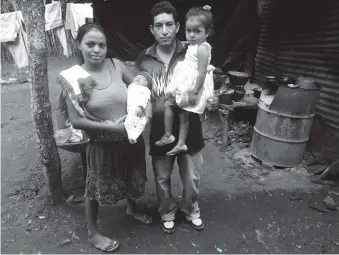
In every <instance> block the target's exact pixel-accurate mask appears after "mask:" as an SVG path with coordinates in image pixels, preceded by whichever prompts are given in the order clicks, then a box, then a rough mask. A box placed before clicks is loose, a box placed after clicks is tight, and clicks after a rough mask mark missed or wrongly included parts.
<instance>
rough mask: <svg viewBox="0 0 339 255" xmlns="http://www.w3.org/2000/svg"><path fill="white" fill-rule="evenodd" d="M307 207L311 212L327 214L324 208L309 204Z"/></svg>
mask: <svg viewBox="0 0 339 255" xmlns="http://www.w3.org/2000/svg"><path fill="white" fill-rule="evenodd" d="M308 207H309V208H311V209H312V210H316V211H318V212H322V213H328V210H327V209H326V208H323V207H321V206H320V205H318V204H317V203H309V204H308Z"/></svg>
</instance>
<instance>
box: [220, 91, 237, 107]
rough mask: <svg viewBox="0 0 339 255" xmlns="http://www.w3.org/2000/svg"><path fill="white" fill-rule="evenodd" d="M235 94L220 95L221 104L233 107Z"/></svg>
mask: <svg viewBox="0 0 339 255" xmlns="http://www.w3.org/2000/svg"><path fill="white" fill-rule="evenodd" d="M233 94H234V92H231V93H223V94H220V95H219V97H218V98H219V104H225V105H232V104H233Z"/></svg>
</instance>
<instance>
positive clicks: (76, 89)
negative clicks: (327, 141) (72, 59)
mask: <svg viewBox="0 0 339 255" xmlns="http://www.w3.org/2000/svg"><path fill="white" fill-rule="evenodd" d="M60 76H62V77H63V78H64V79H65V80H66V81H67V83H68V85H69V86H70V87H71V88H72V90H68V91H67V92H68V95H69V97H70V99H71V101H72V103H73V105H74V107H75V109H76V110H77V111H78V112H79V114H80V115H81V116H85V115H86V113H85V112H84V110H83V109H82V108H81V107H80V106H79V104H78V102H76V101H77V99H76V97H77V96H78V95H81V89H80V86H79V83H78V79H80V78H87V77H90V74H89V73H88V72H86V71H85V70H84V69H83V68H82V67H81V66H79V65H75V66H72V67H71V68H69V69H67V70H64V71H62V72H61V73H60Z"/></svg>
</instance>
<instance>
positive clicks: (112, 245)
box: [88, 237, 120, 252]
mask: <svg viewBox="0 0 339 255" xmlns="http://www.w3.org/2000/svg"><path fill="white" fill-rule="evenodd" d="M105 240H106V241H107V243H105V244H103V245H98V244H94V243H93V242H92V241H91V240H90V239H88V241H89V242H90V243H91V244H93V245H94V247H95V248H97V249H98V250H100V251H103V252H114V251H116V250H117V249H118V248H119V246H120V243H119V242H118V241H116V240H112V239H109V238H108V237H105Z"/></svg>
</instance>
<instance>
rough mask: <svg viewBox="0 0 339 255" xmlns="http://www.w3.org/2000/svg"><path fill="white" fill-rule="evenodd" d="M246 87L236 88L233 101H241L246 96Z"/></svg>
mask: <svg viewBox="0 0 339 255" xmlns="http://www.w3.org/2000/svg"><path fill="white" fill-rule="evenodd" d="M245 93H246V91H245V89H244V88H237V89H235V90H234V94H233V101H235V102H237V101H241V100H242V99H243V98H244V96H245Z"/></svg>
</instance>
